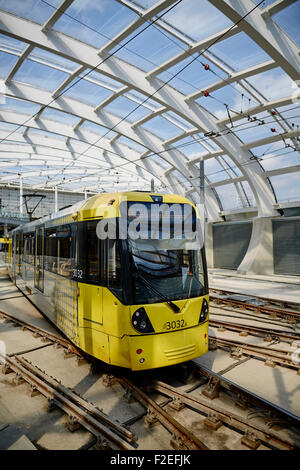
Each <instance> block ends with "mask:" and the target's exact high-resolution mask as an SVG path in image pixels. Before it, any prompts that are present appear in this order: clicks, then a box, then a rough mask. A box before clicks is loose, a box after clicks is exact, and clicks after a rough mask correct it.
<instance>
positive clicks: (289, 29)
mask: <svg viewBox="0 0 300 470" xmlns="http://www.w3.org/2000/svg"><path fill="white" fill-rule="evenodd" d="M299 19H300V3H299V2H295V3H293V4H292V5H289V6H287V7H286V8H284V9H283V10H281V11H280V12H278V13H276V14H275V15H274V16H273V20H274V21H275V22H276V23H277V24H278V25H279V26H280V27H281V28H282V29H283V30H284V31H285V32H286V33H287V34H288V35H289V36H290V37H291V38H292V39H293V40H294V41H295V43H296V44H298V46H300V31H299Z"/></svg>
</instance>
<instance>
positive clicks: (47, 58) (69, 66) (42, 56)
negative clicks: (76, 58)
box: [28, 47, 78, 72]
mask: <svg viewBox="0 0 300 470" xmlns="http://www.w3.org/2000/svg"><path fill="white" fill-rule="evenodd" d="M28 59H32V60H41V61H43V62H46V65H48V64H49V65H53V66H54V67H55V66H56V67H62V68H63V69H65V70H63V71H67V72H74V70H76V69H77V67H78V64H77V63H76V62H73V61H72V60H69V59H65V58H64V57H61V56H59V55H58V54H53V53H52V52H49V51H46V50H44V49H40V48H39V47H35V48H34V49H33V51H32V52H31V54H30V55H29V56H28Z"/></svg>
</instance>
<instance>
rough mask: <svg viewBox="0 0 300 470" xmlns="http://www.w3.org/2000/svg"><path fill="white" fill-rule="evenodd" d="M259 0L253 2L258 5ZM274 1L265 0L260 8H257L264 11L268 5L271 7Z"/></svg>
mask: <svg viewBox="0 0 300 470" xmlns="http://www.w3.org/2000/svg"><path fill="white" fill-rule="evenodd" d="M260 1H261V0H254V2H255V3H256V4H258V3H260ZM275 1H276V0H265V1H264V2H263V3H262V4H261V5H260V6H259V8H260V9H261V10H264V9H265V8H266V7H268V6H269V5H272V3H274V2H275Z"/></svg>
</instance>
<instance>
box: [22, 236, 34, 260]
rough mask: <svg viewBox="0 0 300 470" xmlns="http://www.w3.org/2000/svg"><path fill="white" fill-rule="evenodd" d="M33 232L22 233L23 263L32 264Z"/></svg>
mask: <svg viewBox="0 0 300 470" xmlns="http://www.w3.org/2000/svg"><path fill="white" fill-rule="evenodd" d="M34 240H35V238H34V233H24V235H23V256H24V261H25V263H29V264H32V265H33V264H34Z"/></svg>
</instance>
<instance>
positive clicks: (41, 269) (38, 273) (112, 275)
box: [9, 191, 209, 370]
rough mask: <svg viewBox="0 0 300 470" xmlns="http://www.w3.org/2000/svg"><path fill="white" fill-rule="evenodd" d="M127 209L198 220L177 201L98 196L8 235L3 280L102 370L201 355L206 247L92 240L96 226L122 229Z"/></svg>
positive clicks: (205, 322) (157, 196)
mask: <svg viewBox="0 0 300 470" xmlns="http://www.w3.org/2000/svg"><path fill="white" fill-rule="evenodd" d="M125 204H126V205H125ZM133 204H138V205H139V207H140V206H141V205H142V207H145V208H146V211H150V210H152V208H153V204H163V205H164V207H167V208H168V207H171V205H173V204H176V205H177V206H179V207H181V208H182V210H183V209H185V208H186V207H187V205H188V206H189V207H190V209H191V211H192V212H191V214H192V218H193V223H194V222H195V219H196V221H199V219H198V217H197V209H196V208H195V207H194V206H193V205H192V204H191V202H190V201H189V200H188V199H186V198H184V197H181V196H177V195H170V194H153V193H150V192H141V191H139V192H138V191H137V192H134V191H133V192H124V193H110V194H108V193H104V194H99V195H96V196H93V197H91V198H90V199H87V200H84V201H82V202H80V203H77V204H76V205H74V206H72V207H69V208H66V209H64V210H61V211H59V212H56V213H55V214H52V215H51V216H49V217H45V218H43V219H39V220H36V221H33V222H30V223H28V224H25V225H23V226H21V227H18V228H16V229H14V230H13V231H12V232H11V233H10V234H9V236H10V237H11V241H12V243H11V244H10V261H9V274H10V277H11V278H12V279H13V281H14V282H15V283H16V285H17V287H18V288H19V289H20V290H21V291H22V292H23V293H24V295H25V296H27V297H28V298H30V300H31V302H33V303H34V304H35V305H36V306H37V307H38V308H39V309H40V310H41V311H42V312H43V314H44V315H45V316H47V317H48V318H49V319H50V321H51V322H52V323H54V324H55V325H56V326H57V327H58V328H59V329H60V330H61V331H62V332H63V333H64V334H65V335H66V336H67V337H68V338H69V339H70V341H71V342H73V343H74V344H75V345H76V346H78V347H79V348H80V349H82V350H83V351H85V352H86V353H88V354H89V355H91V356H94V357H96V358H98V359H100V360H101V361H104V362H106V363H108V364H113V365H116V366H121V367H126V368H130V369H132V370H145V369H151V368H156V367H164V366H169V365H174V364H176V363H180V362H184V361H188V360H190V359H193V358H195V357H198V356H200V355H202V354H205V353H206V352H207V350H208V309H209V308H208V307H209V299H208V283H207V269H206V261H205V253H204V248H203V247H202V248H199V249H194V245H193V244H192V243H189V242H188V241H187V240H185V239H184V237H183V239H181V240H180V241H176V240H175V239H174V237H173V238H172V237H171V236H170V237H169V239H161V236H160V234H159V233H158V234H156V236H155V237H154V238H155V239H149V240H146V241H145V240H140V239H139V238H136V237H131V236H130V234H129V232H127V238H125V237H123V238H121V237H120V236H118V237H116V238H115V239H114V238H109V237H107V238H106V239H105V238H103V237H102V238H101V237H99V234H98V232H97V227H99V225H98V224H99V223H101V224H103V223H104V224H105V223H107V224H108V223H111V222H115V223H116V225H117V227H118V228H117V231H118V233H119V225H118V224H120V220H121V209H122V207H125V208H126V211H127V215H128V214H129V212H128V211H129V209H128V208H130V207H132V205H133ZM172 214H173V213H172ZM128 220H130V217H129V218H128V219H127V222H126V223H127V227H128ZM161 220H162V217H161V215H160V226H161ZM172 220H173V222H174V217H173V219H172ZM159 230H160V229H159ZM173 235H174V234H173Z"/></svg>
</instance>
